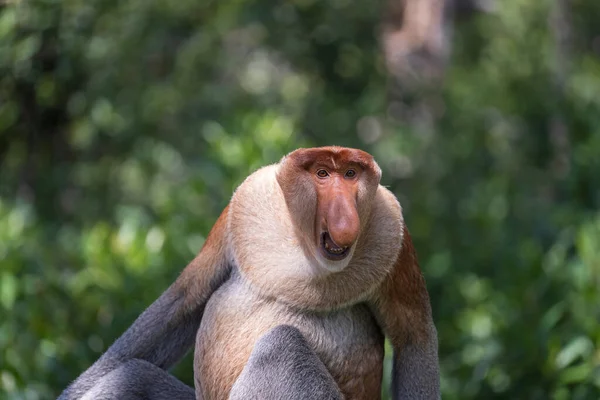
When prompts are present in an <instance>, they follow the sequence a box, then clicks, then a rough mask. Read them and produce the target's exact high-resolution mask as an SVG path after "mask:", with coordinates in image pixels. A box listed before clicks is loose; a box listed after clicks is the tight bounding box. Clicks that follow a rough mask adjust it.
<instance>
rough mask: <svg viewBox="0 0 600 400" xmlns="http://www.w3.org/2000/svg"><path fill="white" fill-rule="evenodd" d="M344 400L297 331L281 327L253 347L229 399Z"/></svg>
mask: <svg viewBox="0 0 600 400" xmlns="http://www.w3.org/2000/svg"><path fill="white" fill-rule="evenodd" d="M276 399H288V400H308V399H321V400H341V399H343V396H342V394H341V393H340V391H339V389H338V387H337V384H336V383H335V381H334V380H333V377H332V376H331V375H330V374H329V372H328V371H327V369H326V368H325V365H324V364H323V363H322V362H321V360H320V359H319V358H318V357H317V355H316V354H315V353H314V351H313V350H312V349H311V348H310V347H309V346H308V343H307V342H306V340H305V339H304V337H303V336H302V334H301V333H300V331H299V330H298V329H297V328H294V327H292V326H289V325H280V326H277V327H275V328H273V329H272V330H270V331H269V332H267V333H266V334H265V335H264V336H263V337H262V338H261V339H259V340H258V341H257V342H256V344H255V345H254V349H253V351H252V355H251V356H250V359H249V360H248V363H247V364H246V366H245V367H244V370H243V371H242V373H241V374H240V376H239V378H238V379H237V381H236V382H235V384H234V385H233V388H232V389H231V393H230V396H229V400H276Z"/></svg>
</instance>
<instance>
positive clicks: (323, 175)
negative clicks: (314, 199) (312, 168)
mask: <svg viewBox="0 0 600 400" xmlns="http://www.w3.org/2000/svg"><path fill="white" fill-rule="evenodd" d="M317 176H318V177H319V178H327V177H328V176H329V173H328V172H327V171H325V170H324V169H320V170H318V171H317Z"/></svg>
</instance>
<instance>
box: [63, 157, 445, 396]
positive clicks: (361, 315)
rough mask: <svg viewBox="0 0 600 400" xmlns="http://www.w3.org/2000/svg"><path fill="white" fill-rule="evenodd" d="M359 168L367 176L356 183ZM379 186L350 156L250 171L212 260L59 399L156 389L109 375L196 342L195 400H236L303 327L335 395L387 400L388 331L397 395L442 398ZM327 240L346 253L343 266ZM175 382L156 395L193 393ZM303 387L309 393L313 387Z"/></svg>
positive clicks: (153, 362)
mask: <svg viewBox="0 0 600 400" xmlns="http://www.w3.org/2000/svg"><path fill="white" fill-rule="evenodd" d="M350 168H351V169H354V170H355V172H356V175H347V171H348V169H350ZM319 169H325V170H327V175H323V176H319V174H318V171H319ZM380 178H381V171H380V169H379V167H378V166H377V163H375V161H374V160H373V158H372V157H371V156H370V155H369V154H367V153H365V152H363V151H360V150H354V149H345V148H339V147H325V148H317V149H300V150H297V151H295V152H292V153H290V154H289V155H287V156H286V157H284V158H283V159H282V160H281V162H280V163H279V164H275V165H271V166H267V167H264V168H262V169H260V170H258V171H256V172H255V173H254V174H252V175H250V176H249V177H248V178H247V179H246V180H245V181H244V182H243V183H242V184H241V185H240V187H239V188H238V189H237V190H236V192H235V194H234V195H233V198H232V199H231V202H230V204H229V206H228V207H227V208H225V210H224V211H223V213H222V214H221V216H220V217H219V219H218V220H217V222H216V223H215V225H214V227H213V229H212V230H211V232H210V234H209V235H208V237H207V239H206V243H205V244H204V246H203V248H202V250H201V252H200V254H198V256H197V257H196V258H195V259H194V260H193V261H192V262H190V264H189V265H188V266H187V267H186V268H185V269H184V270H183V272H182V273H181V275H180V276H179V278H178V279H177V280H176V281H175V282H174V283H173V284H172V285H171V287H170V288H169V289H167V290H166V291H165V292H164V293H163V294H162V295H161V296H160V297H159V298H158V299H157V300H156V301H155V302H154V303H153V304H152V305H151V306H150V307H148V309H147V310H146V311H144V312H143V313H142V314H141V315H140V317H138V319H137V320H136V321H135V322H134V323H133V325H132V326H131V327H130V328H129V329H128V330H127V331H126V332H125V333H124V334H123V335H122V336H121V337H120V338H119V339H117V340H116V341H115V343H114V344H113V345H112V346H111V347H110V348H109V349H108V350H107V352H106V353H105V354H104V355H103V356H102V357H101V358H100V359H99V360H98V361H97V362H96V363H95V364H94V365H93V366H92V367H90V368H89V369H88V370H87V371H86V372H85V373H83V374H82V375H81V376H80V377H79V378H78V379H77V380H76V381H75V382H74V383H73V384H72V385H70V386H69V388H67V389H66V390H65V391H64V392H63V394H62V395H61V397H60V398H61V400H70V399H75V398H80V397H81V396H83V395H84V394H86V393H88V394H89V395H90V396H91V395H92V394H94V393H97V392H102V391H103V390H105V388H107V387H108V388H110V389H111V390H113V389H114V391H115V393H122V394H123V396H126V394H127V393H131V392H136V393H138V392H139V391H140V390H141V391H142V392H139V393H145V392H143V391H144V390H146V389H148V387H147V384H146V382H147V381H146V380H143V379H137V380H136V379H122V380H120V381H118V382H117V381H114V380H113V379H112V378H110V377H112V375H114V373H115V371H122V372H123V374H124V375H123V374H122V375H123V376H125V375H130V376H138V375H144V374H145V372H144V371H146V370H150V369H152V368H150V369H148V368H146V367H144V366H147V364H148V365H149V366H150V367H152V366H157V367H159V368H164V369H167V368H169V367H170V366H172V365H173V364H174V363H176V362H177V360H179V359H180V358H181V357H182V356H183V355H184V354H185V352H186V351H187V349H189V347H190V346H191V345H192V344H193V342H194V338H195V342H196V353H195V358H194V372H195V384H196V391H195V392H196V397H197V399H207V400H210V399H226V398H227V397H228V396H229V393H230V390H231V388H232V386H233V385H234V383H235V382H236V380H237V379H238V376H239V375H240V373H241V372H242V370H243V369H244V366H245V365H246V364H247V361H248V359H249V357H250V355H251V353H252V352H253V349H254V344H255V343H256V342H257V341H259V339H260V338H263V337H265V336H264V335H266V334H267V333H268V332H272V331H273V328H275V327H279V326H281V325H287V326H288V328H291V329H296V332H298V331H299V332H300V333H299V334H301V335H302V336H303V338H304V339H305V341H304V342H303V343H305V345H308V346H309V347H310V349H311V350H312V351H314V355H316V357H318V358H319V359H320V360H321V361H322V366H321V367H323V366H324V367H325V368H326V369H327V371H328V373H329V374H330V378H333V380H334V381H335V383H336V385H337V386H338V387H337V388H334V390H332V391H329V393H338V394H339V392H338V389H339V391H341V392H342V394H343V395H344V396H345V398H346V399H365V400H366V399H369V400H370V399H376V398H378V397H379V396H380V392H381V376H382V363H383V342H384V335H386V336H388V337H389V338H390V341H391V343H392V345H393V347H394V353H395V357H394V376H393V382H394V384H393V389H392V390H393V392H394V398H399V397H401V398H411V399H436V398H438V397H439V366H438V363H437V335H436V332H435V326H434V325H433V321H432V318H431V309H430V305H429V297H428V294H427V289H426V287H425V281H424V279H423V276H422V275H421V272H420V270H419V267H418V263H417V259H416V255H415V252H414V248H413V245H412V241H411V239H410V235H409V233H408V230H407V229H406V226H405V225H404V221H403V218H402V210H401V207H400V204H399V203H398V201H397V199H396V197H395V196H394V195H393V194H392V193H391V192H390V191H389V190H387V189H385V188H384V187H382V186H380V185H379V180H380ZM327 235H329V236H327ZM327 237H330V238H331V240H332V241H334V242H335V243H333V244H331V243H329V242H325V240H327V239H324V238H327ZM338 242H340V243H338ZM325 243H328V244H327V245H328V246H334V248H335V247H337V248H339V247H340V244H342V245H343V246H345V248H346V250H345V253H344V255H345V257H342V256H340V255H339V253H337V255H336V254H332V253H331V252H327V251H326V249H325V247H324V246H325ZM330 249H331V247H330ZM267 337H268V336H267ZM305 348H306V346H305ZM140 368H141V369H140ZM152 370H154V369H152ZM157 371H158V370H157ZM157 371H154V372H157ZM158 372H160V371H158ZM258 372H259V373H260V371H258ZM119 373H120V372H119ZM309 374H310V373H309ZM106 377H108V378H106ZM105 378H106V379H105ZM163 378H164V379H161V380H160V382H159V381H156V382H155V383H156V385H155V386H157V387H159V388H160V389H156V390H154V393H153V394H154V395H156V397H155V398H161V399H162V398H165V397H164V396H163V395H165V396H167V398H168V395H169V393H170V392H172V391H173V390H179V389H181V385H178V384H176V382H174V381H176V380H175V379H174V378H173V377H169V376H168V374H167V373H166V372H164V376H163ZM300 382H301V384H300V389H296V390H298V392H299V393H300V396H301V395H302V393H304V391H303V389H302V385H304V389H306V388H307V387H309V386H310V385H311V382H312V381H311V379H310V377H309V376H306V377H300ZM159 383H160V384H159ZM244 385H246V386H244V387H252V386H253V382H245V383H244ZM178 388H179V389H178ZM257 390H258V391H257V392H256V393H259V392H260V390H261V388H260V387H259V388H257ZM186 393H187V395H188V396H189V395H191V391H190V392H186ZM295 394H296V395H298V393H295ZM282 396H284V394H282Z"/></svg>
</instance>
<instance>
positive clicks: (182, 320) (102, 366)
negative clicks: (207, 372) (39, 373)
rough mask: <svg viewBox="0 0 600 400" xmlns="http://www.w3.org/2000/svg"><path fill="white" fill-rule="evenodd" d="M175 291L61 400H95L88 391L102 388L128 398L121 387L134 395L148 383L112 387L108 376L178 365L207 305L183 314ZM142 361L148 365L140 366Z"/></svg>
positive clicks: (150, 309) (141, 318) (152, 308)
mask: <svg viewBox="0 0 600 400" xmlns="http://www.w3.org/2000/svg"><path fill="white" fill-rule="evenodd" d="M229 271H230V269H229V268H225V269H224V273H222V274H220V275H221V276H219V277H217V278H216V279H215V281H214V282H213V284H212V285H211V286H212V287H213V290H214V288H216V287H218V286H219V285H220V284H221V283H222V282H223V281H225V280H226V279H227V277H228V276H229ZM172 288H173V287H171V288H169V289H167V290H166V291H165V292H164V293H163V294H162V295H161V296H160V297H159V298H158V299H157V300H156V301H155V302H154V303H152V305H150V307H148V308H147V309H146V310H145V311H144V312H143V313H142V314H141V315H140V316H139V317H138V318H137V319H136V320H135V322H134V323H133V324H132V325H131V327H129V329H127V331H125V333H124V334H123V335H122V336H121V337H119V338H118V339H117V340H116V341H115V342H114V343H113V345H112V346H110V347H109V349H108V350H107V351H106V353H104V354H103V355H102V356H101V357H100V358H99V359H98V361H96V362H95V363H94V364H93V365H92V366H91V367H90V368H89V369H87V370H86V371H85V372H84V373H83V374H81V375H80V376H79V377H78V378H77V379H76V380H75V381H74V382H73V383H71V385H69V387H67V388H66V389H65V390H64V391H63V392H62V394H61V395H60V396H59V397H58V400H75V399H81V398H84V396H86V397H88V398H94V397H89V396H87V394H88V391H90V390H91V392H92V393H101V392H102V390H103V388H110V392H109V393H114V394H115V396H114V397H112V398H129V397H128V396H125V395H117V394H118V388H121V389H122V390H123V391H125V393H134V391H136V390H138V387H141V388H143V386H144V384H145V382H146V381H145V380H144V379H141V380H139V381H135V382H128V383H127V384H126V385H125V386H115V385H112V386H111V384H110V382H108V381H109V379H108V376H112V377H118V376H140V375H142V373H143V372H144V371H148V366H147V365H146V364H147V363H150V364H152V365H154V366H156V367H157V370H159V369H162V370H166V369H168V368H170V367H171V366H173V365H174V364H175V363H177V361H179V360H180V359H181V358H182V357H183V356H184V355H185V353H187V351H188V350H189V349H190V347H192V345H193V344H194V341H195V338H196V332H197V331H198V327H199V326H200V321H201V319H202V315H203V313H204V306H205V305H206V302H198V304H197V305H196V307H194V308H190V309H187V310H185V312H183V309H184V307H183V305H182V303H183V299H182V297H181V295H178V293H177V291H176V290H174V289H172ZM141 361H147V363H144V364H140V363H139V362H141ZM156 373H157V371H153V374H152V375H154V376H156ZM165 375H166V376H165V377H164V379H162V380H161V381H162V382H164V383H166V386H165V388H168V387H172V386H173V383H172V382H171V380H170V378H171V377H170V376H168V373H167V372H165ZM105 378H106V379H105ZM172 379H175V378H172ZM157 383H158V382H157ZM98 385H99V386H98ZM181 385H183V383H182V384H181ZM136 393H137V392H136ZM192 393H193V391H192ZM106 398H107V399H108V398H111V397H110V396H109V397H106ZM132 398H134V399H135V398H136V397H135V396H133V397H132ZM150 398H152V397H150ZM158 398H160V397H158ZM184 398H185V397H184ZM192 398H194V397H192Z"/></svg>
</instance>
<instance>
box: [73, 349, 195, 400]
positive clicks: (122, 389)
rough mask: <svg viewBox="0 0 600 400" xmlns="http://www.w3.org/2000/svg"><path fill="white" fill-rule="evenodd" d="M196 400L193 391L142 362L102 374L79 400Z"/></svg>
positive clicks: (172, 377)
mask: <svg viewBox="0 0 600 400" xmlns="http://www.w3.org/2000/svg"><path fill="white" fill-rule="evenodd" d="M92 399H94V400H119V399H127V400H168V399H177V400H195V399H196V394H195V393H194V389H192V388H191V387H189V386H187V385H185V384H184V383H183V382H181V381H179V380H177V378H175V377H174V376H172V375H170V374H169V373H168V372H167V371H165V370H163V369H161V368H159V367H157V366H156V365H154V364H151V363H149V362H147V361H144V360H137V359H135V360H129V361H127V362H125V363H123V364H121V365H120V366H119V367H118V368H116V369H114V370H112V371H111V372H109V373H108V374H106V375H104V376H103V377H102V378H101V379H100V380H99V381H98V382H97V383H96V384H95V385H94V386H93V387H92V388H91V389H90V390H88V391H87V392H86V393H85V394H84V395H83V397H82V400H92Z"/></svg>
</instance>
